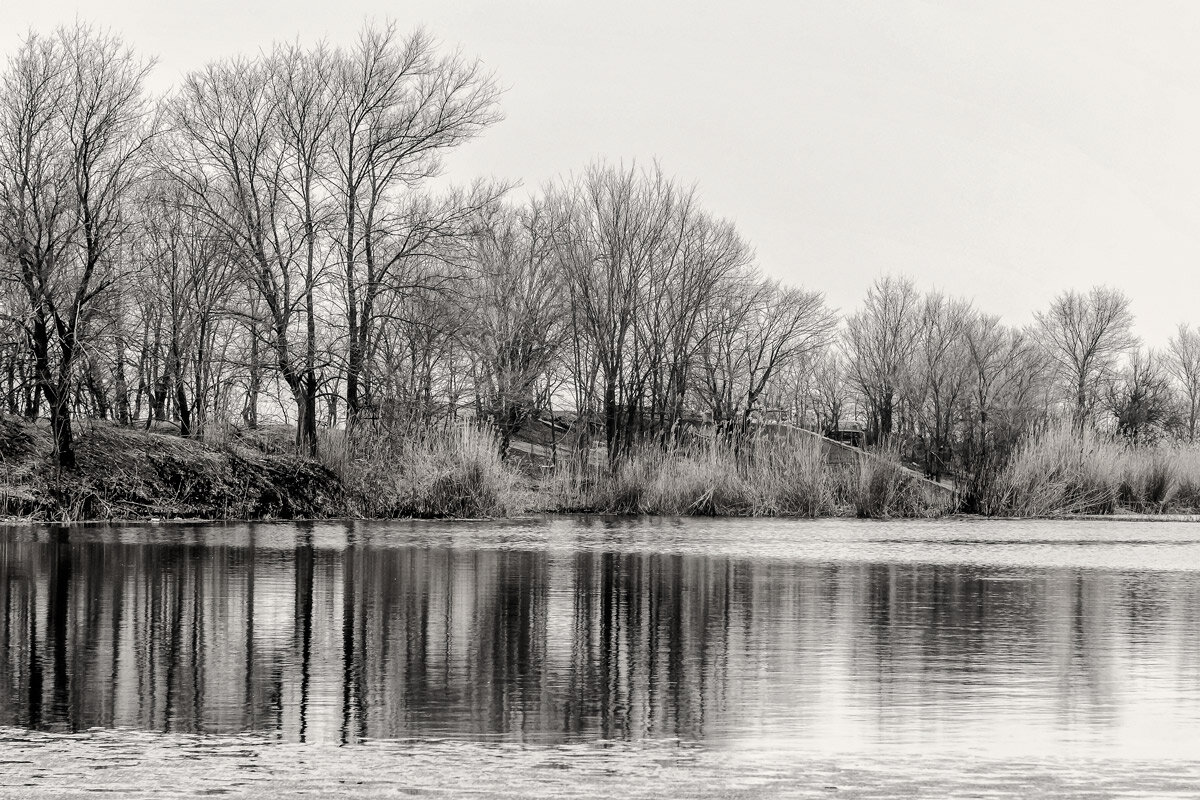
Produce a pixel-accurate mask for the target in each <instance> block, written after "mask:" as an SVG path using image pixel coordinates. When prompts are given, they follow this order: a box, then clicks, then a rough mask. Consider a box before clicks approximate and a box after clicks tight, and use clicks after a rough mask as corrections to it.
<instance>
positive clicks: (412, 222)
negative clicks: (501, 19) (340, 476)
mask: <svg viewBox="0 0 1200 800" xmlns="http://www.w3.org/2000/svg"><path fill="white" fill-rule="evenodd" d="M334 86H335V90H334V93H335V95H336V97H337V105H336V109H335V117H334V120H333V125H332V129H331V132H332V136H331V138H330V140H329V152H330V156H331V159H332V163H333V167H334V168H333V170H332V171H331V174H330V185H331V187H332V191H333V193H334V197H335V198H336V202H337V204H338V209H339V211H338V213H339V215H340V226H341V227H340V231H341V236H340V250H341V261H342V292H343V295H344V297H343V303H344V306H345V310H346V326H347V355H346V363H345V377H346V389H345V391H346V403H347V406H348V419H349V421H350V422H351V423H353V421H354V420H355V419H356V418H357V417H358V415H359V412H360V410H361V408H362V407H363V405H364V401H365V394H366V389H365V387H364V386H363V381H364V373H365V371H366V368H367V356H368V353H370V352H371V351H372V349H373V347H374V343H373V338H374V337H375V336H376V335H378V332H379V324H380V316H379V306H380V304H381V303H386V302H388V301H387V300H386V299H385V298H382V297H381V295H383V294H385V293H387V292H388V291H389V290H390V289H391V288H393V287H396V286H402V287H403V286H407V285H409V284H411V283H412V282H413V281H412V276H411V275H410V274H405V268H406V267H408V266H410V265H413V264H419V263H421V262H422V261H423V260H424V259H426V258H428V257H429V255H430V253H429V252H428V250H427V247H428V245H429V243H430V242H431V241H436V240H438V239H441V238H444V237H445V236H447V235H454V234H457V233H458V232H460V231H461V228H460V227H459V226H460V225H461V223H462V222H463V221H464V220H465V219H466V218H468V217H470V215H471V214H472V213H474V212H475V211H476V210H477V208H478V206H477V205H471V207H469V208H465V209H464V208H458V207H453V206H451V207H447V205H446V204H444V203H443V204H435V205H429V204H426V205H424V206H409V210H419V211H422V212H425V213H418V214H415V215H414V214H410V213H405V212H404V211H403V210H402V211H401V213H395V211H394V205H393V204H395V203H396V201H397V199H398V198H399V196H400V194H401V193H403V192H406V191H409V190H411V189H413V188H414V187H416V186H417V185H419V184H420V183H421V182H422V181H424V180H425V179H426V178H429V177H432V176H434V175H436V174H438V172H439V170H440V160H441V156H442V154H443V153H445V152H446V151H447V150H450V149H452V148H454V147H456V146H457V145H459V144H461V143H463V142H465V141H468V140H470V139H472V138H474V137H475V136H478V135H479V134H480V133H482V132H483V131H484V130H485V129H486V128H487V127H488V126H489V125H491V124H492V123H494V122H496V121H497V120H499V119H500V113H499V109H498V105H497V101H498V98H499V89H498V87H497V85H496V82H495V79H494V78H493V77H492V75H491V74H490V73H488V72H486V71H485V70H484V69H483V67H482V65H481V64H480V63H479V62H478V61H470V60H468V59H465V58H463V57H462V56H461V55H459V54H457V53H452V54H449V55H439V53H438V51H437V45H436V42H435V41H434V40H433V39H432V38H431V37H430V36H429V35H427V34H426V33H425V32H424V31H421V30H418V31H416V32H414V33H413V34H411V35H409V36H408V37H407V38H403V39H402V38H401V37H400V35H399V34H398V33H397V30H396V26H395V25H394V24H393V23H387V24H385V25H383V26H380V27H367V28H365V29H364V30H363V31H362V33H361V34H360V36H359V40H358V42H357V44H356V45H355V47H354V48H353V49H352V50H350V51H348V52H339V53H338V54H337V58H336V68H335V71H334Z"/></svg>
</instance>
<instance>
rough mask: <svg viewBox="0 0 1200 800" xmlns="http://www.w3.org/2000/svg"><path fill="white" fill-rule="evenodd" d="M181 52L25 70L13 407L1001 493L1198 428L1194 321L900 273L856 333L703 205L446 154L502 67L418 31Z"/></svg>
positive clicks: (9, 313)
mask: <svg viewBox="0 0 1200 800" xmlns="http://www.w3.org/2000/svg"><path fill="white" fill-rule="evenodd" d="M152 66H153V64H152V62H151V61H149V60H146V59H144V58H141V57H139V56H138V55H137V54H136V53H134V52H132V51H131V50H130V49H129V48H128V47H126V46H125V45H124V44H123V42H122V41H121V40H120V38H119V37H117V36H115V35H112V34H109V33H106V32H102V31H98V30H96V29H94V28H91V27H89V26H87V25H85V24H76V25H74V26H68V27H64V28H60V29H58V30H56V31H54V32H53V33H51V34H48V35H40V34H30V35H29V36H27V37H26V38H25V39H24V41H23V42H22V43H21V45H20V47H19V48H18V49H17V50H16V52H15V53H14V54H13V55H12V56H11V58H10V59H9V61H8V64H7V66H6V68H5V70H4V72H3V75H2V77H0V359H2V361H0V405H2V406H3V409H4V410H5V411H7V412H8V413H11V414H22V415H25V416H27V417H31V418H33V417H41V416H46V417H48V418H49V424H50V427H51V429H52V431H53V439H54V442H55V450H54V459H55V462H56V464H57V465H59V466H61V467H64V468H70V467H72V466H73V465H74V434H73V422H74V420H76V419H78V418H79V417H80V416H86V417H94V418H103V419H110V420H114V421H116V422H119V423H122V424H135V423H137V424H145V425H150V424H151V423H152V422H154V421H156V420H157V421H171V422H173V423H175V424H176V425H178V428H179V430H180V433H181V434H182V435H184V436H192V437H203V436H206V435H207V434H209V433H210V432H211V431H214V430H217V429H221V428H224V427H225V426H228V425H231V424H233V425H241V426H246V427H251V428H253V427H256V426H259V425H260V424H262V423H263V422H264V421H266V420H267V419H268V418H269V419H272V420H283V421H286V422H288V423H290V424H292V425H294V426H295V429H296V444H297V447H298V448H299V449H300V450H301V451H302V452H304V453H307V454H309V455H317V454H318V433H317V432H318V429H319V428H320V427H323V426H328V427H337V428H344V429H345V430H347V431H348V432H350V433H351V434H358V433H361V432H363V431H366V432H367V434H368V435H370V434H372V433H373V432H377V431H379V430H381V429H383V430H386V431H388V432H389V433H393V434H395V433H399V434H402V435H414V436H415V435H422V433H423V432H425V431H428V430H430V429H434V428H437V427H439V426H446V425H449V424H451V423H453V422H454V421H455V420H459V419H464V418H468V417H469V418H473V419H476V420H480V421H483V422H486V423H488V424H490V425H491V426H492V427H493V428H494V430H495V431H496V434H497V438H498V446H499V447H500V449H501V452H506V451H507V450H508V447H509V444H510V441H511V439H512V437H513V436H514V435H515V434H516V433H517V431H519V430H520V429H521V428H522V426H524V425H525V424H527V422H528V421H529V420H530V418H531V417H533V416H535V415H547V416H553V415H557V417H558V418H560V419H567V418H569V419H570V422H571V424H570V426H569V428H568V430H569V434H568V435H567V436H566V438H565V439H564V440H563V442H562V446H563V447H564V448H567V449H568V450H569V451H570V452H572V453H574V454H575V455H576V456H578V457H580V458H582V459H588V458H590V457H591V455H592V454H594V452H595V451H597V449H599V448H602V449H603V452H604V453H605V454H606V457H607V459H608V460H609V461H610V462H615V461H617V460H618V459H621V458H622V457H624V456H625V455H626V454H628V453H630V452H632V451H633V450H635V449H636V448H639V447H644V446H664V447H665V446H669V445H670V444H671V443H672V442H675V441H677V439H678V437H679V436H680V434H681V432H682V431H683V430H684V429H685V428H686V427H687V426H689V425H692V424H694V423H695V422H696V421H697V420H698V419H701V418H704V419H707V420H708V421H710V422H711V423H712V425H713V426H714V427H715V429H716V430H717V431H718V432H719V433H720V434H721V435H725V436H728V437H730V438H731V439H736V440H742V439H744V438H745V437H747V436H749V435H750V434H752V433H753V432H755V431H757V430H760V429H761V427H762V425H763V424H764V423H765V422H772V421H775V422H778V423H781V424H791V425H799V426H804V427H808V428H812V429H816V430H822V431H829V430H836V429H839V428H842V427H845V426H847V425H848V424H849V423H852V422H854V423H858V424H861V425H862V427H863V428H864V432H865V438H866V440H867V441H868V442H869V443H871V444H874V445H886V446H890V447H893V448H895V449H897V450H899V451H900V452H901V453H903V454H905V455H906V456H908V457H911V458H916V459H924V460H925V463H926V464H927V467H928V469H929V471H930V472H931V473H932V474H935V475H936V474H938V473H942V472H950V471H954V472H958V473H960V474H964V475H969V476H974V479H981V476H984V475H986V473H987V470H988V469H990V468H991V465H994V464H997V463H1000V461H1001V460H1002V459H1003V458H1004V457H1005V456H1006V454H1007V453H1008V452H1009V450H1011V448H1012V447H1013V446H1014V444H1015V443H1016V442H1017V441H1018V440H1019V438H1020V437H1021V436H1022V435H1023V434H1025V433H1026V432H1028V431H1030V430H1036V429H1037V428H1038V426H1044V425H1046V424H1049V422H1050V421H1051V420H1053V419H1056V418H1058V417H1061V416H1067V417H1069V418H1070V419H1072V420H1073V421H1074V422H1075V424H1076V425H1079V426H1084V425H1094V426H1100V427H1102V428H1105V427H1106V428H1108V429H1110V430H1111V431H1112V432H1113V433H1114V434H1115V435H1120V436H1122V437H1124V438H1126V439H1128V440H1129V441H1130V442H1132V443H1135V444H1142V443H1149V442H1153V441H1156V440H1159V439H1164V438H1178V439H1185V440H1187V441H1194V440H1195V436H1196V427H1197V416H1198V413H1200V332H1197V331H1195V330H1193V329H1191V328H1189V327H1188V326H1186V325H1184V326H1181V327H1180V328H1179V330H1178V332H1177V334H1176V336H1175V337H1173V338H1172V339H1171V342H1170V345H1169V347H1168V348H1167V349H1166V350H1164V351H1162V352H1155V351H1148V350H1145V349H1143V348H1142V347H1140V345H1139V344H1138V342H1137V340H1136V338H1135V337H1134V335H1133V332H1132V325H1133V318H1132V314H1131V313H1130V310H1129V301H1128V299H1127V298H1126V297H1124V296H1123V295H1122V294H1120V293H1119V292H1116V291H1114V290H1111V289H1108V288H1104V287H1098V288H1094V289H1091V290H1089V291H1084V292H1065V293H1063V294H1061V295H1059V296H1058V297H1056V298H1055V299H1054V300H1053V302H1052V303H1051V304H1050V305H1049V307H1048V308H1046V309H1045V310H1044V311H1042V312H1041V313H1039V314H1038V315H1037V316H1036V320H1035V321H1034V323H1033V324H1032V325H1030V326H1027V327H1013V326H1008V325H1005V324H1003V323H1001V321H1000V320H999V319H998V318H997V317H995V316H991V315H988V314H986V313H983V312H981V311H979V310H978V309H976V308H975V307H974V306H973V305H972V304H971V303H970V302H967V301H964V300H959V299H954V298H948V297H946V296H944V295H943V294H941V293H939V292H929V293H926V294H921V293H919V292H918V290H917V289H916V288H915V286H914V284H913V283H912V281H910V280H908V279H906V278H902V277H884V278H880V279H879V280H878V281H876V282H875V284H874V285H873V286H872V287H871V289H870V290H869V291H868V293H867V296H866V298H865V300H864V301H863V303H862V305H861V306H860V307H859V308H858V309H856V310H854V311H853V312H852V313H849V314H848V315H845V316H844V317H839V315H838V314H837V313H835V312H834V310H832V309H830V308H829V307H828V306H827V304H826V302H825V300H824V298H823V296H822V295H821V294H820V293H818V292H815V291H811V290H806V289H801V288H798V287H793V286H787V285H784V284H782V283H780V282H779V281H776V280H772V279H770V278H768V277H767V276H766V275H765V274H764V273H763V272H762V271H761V270H760V268H759V267H758V265H757V264H756V262H755V259H754V254H753V251H752V249H751V247H750V246H749V245H748V244H747V242H746V241H745V240H744V239H743V238H742V237H741V236H740V235H739V233H738V232H737V230H736V228H735V227H734V226H733V225H732V224H731V223H729V222H728V221H725V220H722V219H720V218H718V217H716V216H714V215H712V214H711V213H710V212H708V211H706V210H705V209H704V208H703V207H702V205H701V203H700V200H699V198H698V196H697V193H696V191H695V190H694V189H693V188H692V187H690V186H687V185H685V184H682V183H680V182H679V181H677V180H675V179H673V178H671V177H669V176H667V175H665V174H664V173H663V172H662V170H661V169H660V168H659V167H658V166H657V165H653V166H651V167H649V168H645V167H639V166H637V165H633V166H623V165H613V164H608V163H603V162H598V163H595V164H593V165H591V166H589V167H587V168H585V169H583V170H582V171H581V172H580V173H579V174H577V175H574V176H572V177H570V178H566V179H562V180H560V181H558V182H556V183H554V184H552V185H550V186H547V187H545V188H544V189H543V190H542V191H540V192H538V193H537V194H536V195H534V196H532V197H530V198H528V199H524V200H517V199H514V197H515V194H516V193H515V192H514V191H513V189H512V187H509V186H506V185H503V184H498V183H494V182H491V183H489V182H484V181H480V182H477V183H475V184H474V185H471V186H469V187H462V188H457V189H449V188H445V187H443V186H441V185H440V184H439V183H438V182H436V181H434V180H432V179H434V178H435V177H436V176H437V175H438V174H439V173H440V170H441V164H442V160H443V158H444V157H445V156H446V155H448V154H449V153H451V152H452V151H453V150H454V149H455V148H456V147H457V146H459V145H461V144H462V143H464V142H467V141H470V140H471V139H473V138H475V137H478V136H479V135H481V134H482V133H483V132H484V131H486V130H487V128H488V127H489V126H491V125H492V124H494V123H495V122H497V121H498V120H499V119H500V117H501V112H500V106H499V100H500V96H501V91H500V88H499V85H498V83H497V81H496V78H495V76H493V75H492V74H491V73H489V72H488V71H486V70H485V69H484V67H483V66H482V65H481V64H480V63H479V62H477V61H474V60H471V59H469V58H466V57H464V56H462V55H460V54H457V53H447V52H443V51H442V50H441V49H440V48H439V46H438V44H437V43H436V42H435V41H434V40H433V39H431V38H430V37H429V36H428V35H426V34H425V33H424V32H420V31H418V32H416V33H413V34H411V35H407V36H404V35H401V34H400V33H399V32H398V31H397V29H396V28H395V26H394V25H390V24H389V25H383V26H368V27H366V28H364V29H363V31H362V32H361V34H360V35H359V37H358V39H357V41H356V42H355V43H354V44H353V45H351V46H348V47H344V48H334V47H329V46H325V45H320V46H315V47H308V48H305V47H301V46H299V45H295V44H290V45H280V46H276V47H274V48H273V49H271V50H270V51H268V52H264V53H262V54H260V55H258V56H256V57H254V58H233V59H226V60H223V61H215V62H212V63H210V64H208V65H207V66H205V67H203V68H201V69H199V70H196V71H194V72H192V73H190V74H188V75H186V76H185V77H184V78H183V79H182V81H181V83H180V85H179V86H178V87H177V88H176V89H175V90H173V91H172V92H170V93H169V94H168V95H166V96H165V97H152V96H151V95H150V93H149V92H148V90H147V89H146V79H147V77H148V75H149V72H150V70H151V68H152Z"/></svg>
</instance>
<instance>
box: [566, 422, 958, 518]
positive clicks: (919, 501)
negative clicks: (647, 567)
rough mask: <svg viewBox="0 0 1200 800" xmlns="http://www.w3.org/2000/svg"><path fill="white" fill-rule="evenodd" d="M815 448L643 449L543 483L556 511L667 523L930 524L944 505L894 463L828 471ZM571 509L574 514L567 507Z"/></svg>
mask: <svg viewBox="0 0 1200 800" xmlns="http://www.w3.org/2000/svg"><path fill="white" fill-rule="evenodd" d="M823 447H825V445H823V444H822V441H821V440H820V439H819V438H817V437H814V436H800V437H798V438H795V439H787V440H772V439H753V440H750V441H747V442H741V443H739V444H736V445H735V444H732V443H728V442H724V441H722V440H715V441H701V442H695V443H693V444H691V445H690V446H688V447H686V448H684V447H680V448H668V449H663V448H661V447H651V446H648V447H645V448H643V449H641V450H639V451H638V452H636V453H634V454H633V455H631V456H630V457H629V458H628V459H626V460H624V461H622V462H621V463H619V464H618V465H616V466H615V467H614V468H613V469H612V470H611V471H595V472H593V473H592V474H591V476H590V479H588V478H582V479H581V478H580V477H579V472H578V471H576V472H575V473H573V478H572V479H571V480H563V479H562V478H560V477H558V476H551V477H550V478H549V479H548V480H547V481H546V482H543V487H544V488H547V489H548V490H549V491H551V492H556V491H557V492H559V494H558V496H557V497H556V500H555V502H553V503H552V505H553V506H554V507H555V508H557V509H559V510H568V509H569V510H579V511H582V510H586V511H596V512H601V513H610V514H657V515H665V516H688V515H691V516H797V517H823V516H863V517H895V516H904V517H913V516H920V517H925V516H933V515H936V514H940V513H945V512H947V511H949V510H951V509H950V508H949V497H948V496H945V495H944V494H942V493H931V492H930V491H929V487H927V486H926V485H925V484H924V482H923V481H921V480H920V479H919V478H918V477H917V476H915V475H914V474H913V473H911V472H909V471H908V470H905V469H904V468H903V467H901V466H900V464H899V461H898V459H897V458H896V457H895V455H894V454H892V455H886V454H885V455H884V456H883V457H875V456H873V455H864V456H863V457H860V458H858V459H857V464H855V465H850V464H847V465H839V464H830V463H829V462H828V460H827V459H826V458H825V454H824V452H823ZM572 502H574V505H571V503H572Z"/></svg>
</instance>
